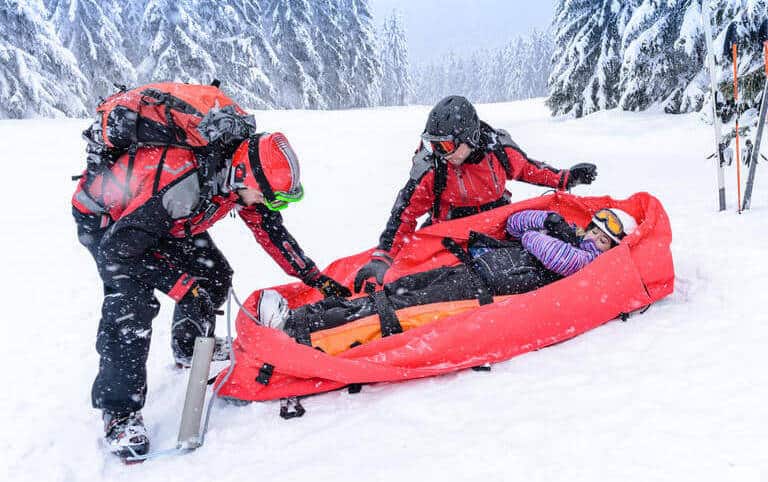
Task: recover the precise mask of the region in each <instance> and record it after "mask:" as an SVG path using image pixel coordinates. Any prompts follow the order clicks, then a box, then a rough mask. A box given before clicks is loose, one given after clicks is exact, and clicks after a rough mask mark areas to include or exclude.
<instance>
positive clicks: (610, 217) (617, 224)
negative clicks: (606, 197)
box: [592, 208, 637, 244]
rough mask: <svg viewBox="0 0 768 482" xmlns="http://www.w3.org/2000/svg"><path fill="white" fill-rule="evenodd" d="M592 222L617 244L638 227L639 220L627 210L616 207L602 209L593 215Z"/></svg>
mask: <svg viewBox="0 0 768 482" xmlns="http://www.w3.org/2000/svg"><path fill="white" fill-rule="evenodd" d="M592 223H593V224H594V225H595V226H597V227H598V228H600V230H601V231H602V232H604V233H605V234H606V236H608V237H609V238H611V240H613V241H614V242H615V243H616V244H619V243H620V242H621V240H622V239H624V237H625V236H627V235H629V234H632V233H633V232H634V231H635V229H637V221H635V218H633V217H632V216H631V215H630V214H629V213H627V212H626V211H622V210H621V209H616V208H610V209H609V208H604V209H600V210H599V211H597V212H596V213H595V215H594V216H592Z"/></svg>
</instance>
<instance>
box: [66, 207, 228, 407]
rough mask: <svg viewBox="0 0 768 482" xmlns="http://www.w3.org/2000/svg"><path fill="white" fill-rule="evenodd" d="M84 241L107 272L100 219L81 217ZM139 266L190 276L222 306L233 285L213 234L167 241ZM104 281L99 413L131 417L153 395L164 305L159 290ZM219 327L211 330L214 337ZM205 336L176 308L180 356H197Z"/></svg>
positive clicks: (175, 345)
mask: <svg viewBox="0 0 768 482" xmlns="http://www.w3.org/2000/svg"><path fill="white" fill-rule="evenodd" d="M75 218H76V221H77V232H78V238H79V240H80V242H81V243H82V244H83V245H84V246H85V247H86V248H87V249H88V251H89V252H90V253H91V255H92V256H93V258H94V260H95V261H96V264H97V266H98V267H99V268H100V269H99V271H100V272H102V271H103V270H102V269H101V268H103V266H100V265H101V264H103V259H102V256H101V255H100V253H99V243H100V241H101V238H102V237H103V236H104V233H105V231H106V230H105V229H101V228H99V227H98V226H99V225H98V218H96V217H88V216H77V215H76V216H75ZM138 262H142V263H144V265H145V266H151V267H152V269H158V270H166V271H168V273H167V276H169V277H176V278H178V277H179V276H181V274H182V273H188V274H190V275H192V276H194V277H195V278H197V282H198V284H199V285H200V286H201V287H202V288H204V289H205V290H206V291H207V292H208V294H209V295H210V296H211V300H212V301H213V304H214V305H215V306H216V307H219V306H221V305H222V304H223V303H224V301H226V297H227V293H228V291H229V288H230V286H231V284H232V274H233V272H232V268H231V267H230V266H229V263H228V262H227V260H226V258H224V255H223V254H222V253H221V251H219V249H218V248H217V247H216V245H215V244H214V242H213V240H212V239H211V237H210V235H208V233H203V234H199V235H197V236H192V237H187V238H182V239H177V238H164V239H162V240H160V242H159V243H158V245H157V246H156V247H155V248H153V249H152V250H150V251H149V252H147V253H145V256H144V257H142V258H141V259H140V260H139V261H138ZM102 281H103V282H104V302H103V304H102V308H101V321H100V322H99V328H98V332H97V335H96V351H97V352H98V353H99V355H100V356H101V359H100V362H99V371H98V374H97V376H96V380H95V381H94V383H93V388H92V391H91V399H92V403H93V406H94V408H99V409H102V410H105V411H109V412H115V413H127V412H135V411H137V410H140V409H141V408H142V407H143V406H144V401H145V398H146V393H147V369H146V362H147V356H148V354H149V343H150V339H151V335H152V320H153V319H154V318H155V316H157V313H158V311H159V309H160V303H159V302H158V300H157V298H156V297H155V295H154V289H155V287H153V286H149V285H147V284H145V283H144V282H142V281H141V280H136V279H133V278H131V277H127V276H126V277H122V278H121V279H117V280H115V279H112V278H111V279H109V280H105V279H104V278H103V277H102ZM212 330H213V328H211V333H212ZM200 335H203V333H201V325H200V324H199V323H198V322H197V320H194V319H193V318H191V317H189V316H187V315H186V314H185V313H184V312H183V310H181V309H180V308H179V306H178V305H177V306H176V309H175V310H174V313H173V327H172V330H171V338H172V339H171V344H172V349H173V352H174V353H175V354H177V355H183V356H191V355H192V351H193V349H194V340H195V337H197V336H200Z"/></svg>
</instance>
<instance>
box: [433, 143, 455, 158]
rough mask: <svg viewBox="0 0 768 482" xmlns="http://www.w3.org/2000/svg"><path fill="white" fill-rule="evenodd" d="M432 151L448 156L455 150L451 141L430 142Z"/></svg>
mask: <svg viewBox="0 0 768 482" xmlns="http://www.w3.org/2000/svg"><path fill="white" fill-rule="evenodd" d="M431 144H432V149H433V150H434V151H435V152H437V153H438V154H443V155H445V154H450V153H452V152H453V151H455V150H456V143H455V142H453V141H432V142H431Z"/></svg>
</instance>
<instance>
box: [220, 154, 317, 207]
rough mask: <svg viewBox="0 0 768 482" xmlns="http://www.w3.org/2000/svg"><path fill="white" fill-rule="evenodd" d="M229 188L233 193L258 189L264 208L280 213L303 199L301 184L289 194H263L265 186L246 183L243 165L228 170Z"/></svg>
mask: <svg viewBox="0 0 768 482" xmlns="http://www.w3.org/2000/svg"><path fill="white" fill-rule="evenodd" d="M229 187H230V189H232V190H233V191H237V190H238V189H258V190H259V191H261V193H262V195H263V197H264V199H263V201H262V202H263V203H264V206H266V207H267V209H269V210H270V211H282V210H283V209H285V208H287V207H288V205H290V204H291V203H295V202H298V201H301V200H302V199H303V198H304V187H303V186H302V185H301V183H299V185H298V186H296V187H294V188H293V189H291V191H290V192H285V191H271V192H270V193H269V194H267V193H264V190H265V187H266V186H264V187H262V186H261V185H260V184H258V183H253V182H251V183H249V182H247V181H246V174H245V165H243V164H240V165H239V166H237V167H236V168H234V169H231V170H230V176H229Z"/></svg>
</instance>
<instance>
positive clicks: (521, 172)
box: [354, 96, 597, 292]
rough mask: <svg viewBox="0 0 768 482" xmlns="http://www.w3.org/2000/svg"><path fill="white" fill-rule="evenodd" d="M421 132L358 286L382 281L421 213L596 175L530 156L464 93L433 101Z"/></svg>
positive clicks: (486, 203)
mask: <svg viewBox="0 0 768 482" xmlns="http://www.w3.org/2000/svg"><path fill="white" fill-rule="evenodd" d="M421 138H422V142H421V145H420V146H419V150H418V151H417V152H416V154H415V155H414V157H413V166H412V168H411V175H410V179H408V182H407V183H406V185H405V187H404V188H403V189H401V190H400V192H399V193H398V196H397V199H396V200H395V205H394V206H393V207H392V212H391V215H390V217H389V221H387V225H386V227H385V229H384V232H383V233H382V234H381V237H380V238H379V245H378V249H377V250H376V251H374V252H373V254H372V255H371V261H369V262H368V264H366V265H365V266H363V267H362V268H360V271H358V273H357V275H356V276H355V283H354V289H355V291H357V292H359V291H360V290H361V289H362V287H363V283H364V282H365V281H366V280H368V279H370V278H374V279H375V280H376V282H377V283H378V284H379V285H381V284H382V283H383V281H384V275H385V274H386V272H387V270H388V269H389V267H390V265H391V263H392V258H393V257H394V256H395V254H397V252H398V251H399V250H400V248H401V247H402V245H403V243H404V242H405V241H406V239H407V237H408V236H409V235H410V234H411V233H413V232H414V231H415V230H416V220H417V219H418V218H419V217H420V216H422V215H424V214H427V213H429V218H428V219H427V224H431V223H438V222H441V221H446V220H449V219H457V218H461V217H464V216H470V215H472V214H477V213H479V212H482V211H487V210H489V209H493V208H496V207H499V206H503V205H506V204H509V202H510V195H509V192H508V191H507V190H506V183H507V181H508V180H515V181H522V182H527V183H529V184H536V185H539V186H547V187H551V188H555V189H561V190H566V189H570V188H572V187H573V186H576V185H579V184H590V183H591V182H592V181H593V180H594V179H595V177H596V176H597V168H596V166H595V165H594V164H589V163H581V164H576V165H575V166H573V167H571V168H570V169H555V168H553V167H550V166H548V165H547V164H545V163H543V162H539V161H534V160H532V159H530V158H529V157H528V156H527V155H526V153H525V152H523V150H522V149H520V147H518V145H517V144H516V143H515V142H514V141H513V140H512V139H511V138H510V136H509V133H507V132H506V131H504V130H502V129H494V128H492V127H491V126H489V125H488V124H486V123H485V122H482V121H480V119H479V118H478V116H477V112H476V111H475V108H474V106H473V105H472V104H471V103H470V102H469V101H468V100H467V99H465V98H464V97H461V96H450V97H446V98H445V99H443V100H441V101H440V102H438V103H437V105H435V107H434V108H433V109H432V111H431V112H430V113H429V117H428V118H427V125H426V128H425V129H424V133H423V134H422V136H421Z"/></svg>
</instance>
